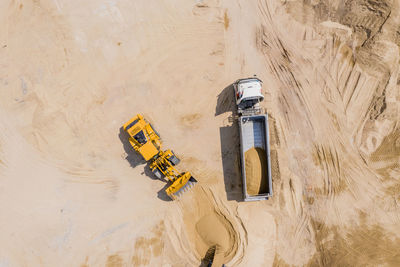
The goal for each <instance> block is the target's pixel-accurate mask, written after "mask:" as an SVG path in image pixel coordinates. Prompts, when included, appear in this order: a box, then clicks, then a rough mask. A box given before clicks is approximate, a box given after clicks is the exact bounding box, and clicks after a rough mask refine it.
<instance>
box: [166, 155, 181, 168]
mask: <svg viewBox="0 0 400 267" xmlns="http://www.w3.org/2000/svg"><path fill="white" fill-rule="evenodd" d="M168 161H169V162H171V164H172V166H176V165H178V164H179V162H181V160H180V159H178V158H177V157H176V156H175V155H172V156H171V157H170V158H169V159H168Z"/></svg>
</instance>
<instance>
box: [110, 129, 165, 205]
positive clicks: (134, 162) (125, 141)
mask: <svg viewBox="0 0 400 267" xmlns="http://www.w3.org/2000/svg"><path fill="white" fill-rule="evenodd" d="M118 137H119V139H120V140H121V143H122V145H123V146H124V150H125V153H126V155H127V156H126V157H125V159H126V160H127V161H128V162H129V164H130V165H131V167H132V168H135V167H137V166H138V165H141V164H146V161H145V160H144V159H143V158H142V157H141V156H140V155H139V154H138V153H137V152H136V151H135V150H134V149H133V147H132V146H131V144H130V143H129V135H128V133H127V132H125V131H124V128H123V127H121V128H119V134H118ZM143 174H145V175H146V176H148V177H149V178H150V179H153V180H162V181H163V182H165V185H164V187H163V188H162V189H161V190H160V191H158V192H157V197H158V198H159V199H161V200H163V201H171V198H170V197H169V196H168V195H167V194H166V193H165V189H166V188H167V187H168V186H169V185H170V183H169V182H167V181H165V180H164V179H158V178H157V177H156V176H155V175H154V174H153V172H152V171H151V170H150V168H149V165H147V164H146V166H145V167H144V172H143Z"/></svg>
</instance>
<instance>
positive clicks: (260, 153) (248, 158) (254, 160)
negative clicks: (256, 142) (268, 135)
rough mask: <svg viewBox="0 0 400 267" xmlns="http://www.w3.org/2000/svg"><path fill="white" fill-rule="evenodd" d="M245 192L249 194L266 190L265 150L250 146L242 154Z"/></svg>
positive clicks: (262, 192)
mask: <svg viewBox="0 0 400 267" xmlns="http://www.w3.org/2000/svg"><path fill="white" fill-rule="evenodd" d="M244 157H245V167H246V186H247V193H248V194H249V195H251V196H254V195H258V194H265V193H267V192H268V172H267V168H268V166H267V160H266V155H265V150H264V149H262V148H259V147H256V148H254V147H253V148H250V149H249V150H247V151H246V152H245V154H244Z"/></svg>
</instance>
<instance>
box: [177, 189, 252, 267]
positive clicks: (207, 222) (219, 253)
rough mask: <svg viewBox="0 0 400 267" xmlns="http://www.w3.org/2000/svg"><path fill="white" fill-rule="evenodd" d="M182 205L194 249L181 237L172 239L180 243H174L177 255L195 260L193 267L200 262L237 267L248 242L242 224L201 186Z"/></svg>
mask: <svg viewBox="0 0 400 267" xmlns="http://www.w3.org/2000/svg"><path fill="white" fill-rule="evenodd" d="M179 203H180V205H181V208H182V211H183V222H184V224H185V226H186V227H185V232H186V235H187V238H188V241H189V243H190V244H191V245H190V246H189V247H188V245H187V244H186V243H185V242H184V240H183V238H182V235H180V236H179V238H177V239H176V238H174V237H170V239H171V240H179V241H178V242H179V244H178V243H176V242H175V241H172V242H174V245H175V246H176V247H180V248H179V249H177V251H180V253H181V255H182V253H187V255H186V258H191V257H192V256H194V258H195V260H194V261H192V262H191V263H190V264H192V265H196V264H198V261H199V260H200V261H202V262H204V263H208V262H209V261H210V260H211V259H213V264H214V265H215V266H221V265H222V264H224V263H225V264H226V263H229V264H237V263H238V262H240V261H241V259H242V256H243V252H244V246H245V240H246V236H245V232H244V231H243V229H242V228H241V222H240V221H237V219H236V218H235V217H234V216H232V214H231V213H230V211H229V210H227V209H226V207H225V205H224V204H223V203H221V202H220V200H218V199H216V198H215V195H214V194H213V193H212V191H210V190H205V189H204V188H203V187H202V186H201V185H199V186H196V187H194V188H193V189H192V190H191V192H187V194H185V195H184V196H183V197H182V198H181V199H180V200H179ZM171 232H173V231H171ZM196 261H197V262H196ZM214 265H213V266H214Z"/></svg>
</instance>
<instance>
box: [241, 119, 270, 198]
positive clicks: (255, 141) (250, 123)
mask: <svg viewBox="0 0 400 267" xmlns="http://www.w3.org/2000/svg"><path fill="white" fill-rule="evenodd" d="M239 130H240V159H241V172H242V181H243V197H244V201H255V200H263V199H268V198H269V197H270V196H272V178H271V160H270V147H269V130H268V116H267V115H266V114H265V115H251V116H242V117H239ZM253 147H255V148H257V147H259V148H262V149H264V151H265V153H266V157H265V159H266V161H267V162H265V163H264V164H265V165H266V166H267V175H266V179H268V181H267V185H268V188H267V192H265V193H262V194H258V195H249V194H248V193H247V182H246V181H247V180H246V164H245V153H246V151H248V150H249V149H251V148H253Z"/></svg>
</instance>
